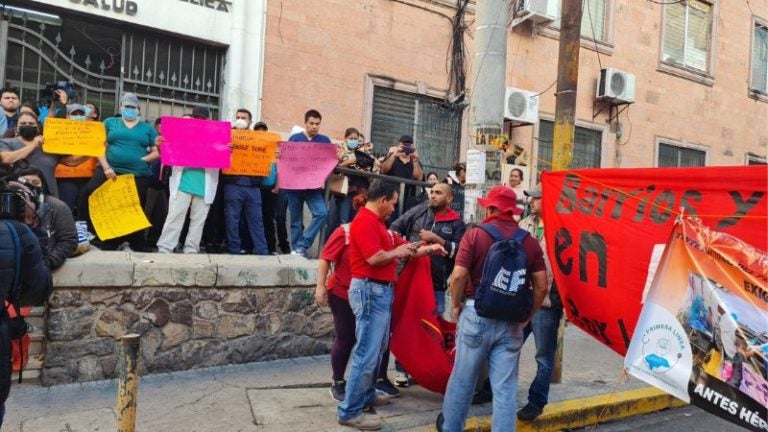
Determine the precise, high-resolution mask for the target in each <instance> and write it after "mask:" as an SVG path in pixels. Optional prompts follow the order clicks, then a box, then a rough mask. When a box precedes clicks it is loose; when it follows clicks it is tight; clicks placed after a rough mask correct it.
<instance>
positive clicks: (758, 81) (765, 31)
mask: <svg viewBox="0 0 768 432" xmlns="http://www.w3.org/2000/svg"><path fill="white" fill-rule="evenodd" d="M750 89H751V90H752V91H754V92H757V93H760V94H762V95H765V96H768V25H766V24H765V23H760V22H757V21H755V28H754V32H753V35H752V79H751V81H750Z"/></svg>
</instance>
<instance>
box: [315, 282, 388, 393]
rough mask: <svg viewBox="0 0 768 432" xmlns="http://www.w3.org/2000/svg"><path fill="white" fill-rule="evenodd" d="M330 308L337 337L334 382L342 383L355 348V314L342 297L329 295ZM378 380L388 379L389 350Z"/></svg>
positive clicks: (332, 367) (332, 364)
mask: <svg viewBox="0 0 768 432" xmlns="http://www.w3.org/2000/svg"><path fill="white" fill-rule="evenodd" d="M328 306H330V308H331V314H332V315H333V329H334V332H335V334H336V337H335V338H334V340H333V347H332V348H331V370H332V371H333V380H334V381H341V380H343V379H344V371H346V370H347V363H349V356H350V355H351V354H352V348H354V346H355V341H356V339H355V313H354V312H352V307H350V306H349V302H348V301H347V300H344V299H343V298H341V297H338V296H335V295H333V293H329V294H328ZM381 365H382V366H383V367H379V371H378V375H377V379H378V378H386V377H387V366H388V365H389V350H386V351H385V352H384V355H382V357H381Z"/></svg>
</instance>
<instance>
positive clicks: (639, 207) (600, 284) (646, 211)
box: [542, 166, 768, 355]
mask: <svg viewBox="0 0 768 432" xmlns="http://www.w3.org/2000/svg"><path fill="white" fill-rule="evenodd" d="M542 184H543V188H544V193H543V216H544V225H545V226H546V227H547V228H546V230H545V236H546V241H547V254H548V256H549V258H550V262H551V263H552V270H553V272H554V275H555V281H556V282H557V287H558V290H559V292H560V294H561V296H562V297H563V302H564V304H565V310H566V313H567V314H568V318H569V319H570V321H571V322H573V323H574V324H576V325H577V326H579V327H580V328H582V329H583V330H585V331H586V332H588V333H589V334H591V335H592V336H593V337H595V338H596V339H597V340H599V341H600V342H602V343H604V344H605V345H607V346H609V347H610V348H611V349H613V350H614V351H616V352H618V353H619V354H621V355H624V354H625V353H626V351H627V347H628V345H629V341H630V338H631V336H632V334H633V332H634V330H635V325H636V324H637V319H638V316H639V314H640V308H641V301H642V297H643V292H644V290H645V287H646V285H650V284H649V283H648V281H647V278H648V273H649V266H651V265H652V264H653V265H655V263H657V262H658V259H660V257H661V251H663V248H664V245H665V244H666V242H667V238H668V235H669V233H670V231H671V230H672V226H673V223H674V221H675V218H676V217H677V216H678V215H679V214H680V212H681V211H682V212H683V213H684V214H685V215H686V216H697V217H698V218H700V219H701V220H702V222H703V224H704V225H705V226H708V227H710V228H712V229H714V230H717V231H721V232H725V233H729V234H732V235H734V236H736V237H739V238H741V239H743V240H744V241H745V242H747V243H749V244H751V245H753V246H754V247H756V248H758V249H761V250H766V249H768V229H767V225H768V217H766V215H767V214H768V198H766V196H765V195H766V187H767V186H768V169H766V167H765V166H750V167H705V168H636V169H587V170H575V171H558V172H549V173H544V174H543V175H542ZM652 257H654V260H652V259H651V258H652Z"/></svg>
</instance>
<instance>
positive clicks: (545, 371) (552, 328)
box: [523, 307, 563, 409]
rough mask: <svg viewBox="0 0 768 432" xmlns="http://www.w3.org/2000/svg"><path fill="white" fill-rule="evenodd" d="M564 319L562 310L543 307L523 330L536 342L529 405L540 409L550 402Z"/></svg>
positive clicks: (525, 335) (526, 336)
mask: <svg viewBox="0 0 768 432" xmlns="http://www.w3.org/2000/svg"><path fill="white" fill-rule="evenodd" d="M562 318H563V309H562V308H560V307H557V308H545V307H542V308H540V309H539V310H538V311H536V314H535V315H534V316H533V319H532V320H531V322H530V323H528V325H527V326H526V327H525V330H523V335H524V337H525V338H526V339H527V338H528V335H530V334H531V333H533V339H534V341H535V342H536V378H534V379H533V382H532V383H531V387H530V388H529V389H528V403H530V404H531V405H533V406H535V407H536V408H539V409H544V406H545V405H547V402H548V400H549V384H550V383H551V382H552V368H553V366H554V364H555V351H557V330H558V328H559V327H560V320H561V319H562Z"/></svg>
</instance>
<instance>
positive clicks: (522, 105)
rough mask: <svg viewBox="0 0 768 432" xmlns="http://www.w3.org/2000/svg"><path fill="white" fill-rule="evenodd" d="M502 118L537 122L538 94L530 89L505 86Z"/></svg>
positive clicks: (521, 121) (530, 122) (531, 122)
mask: <svg viewBox="0 0 768 432" xmlns="http://www.w3.org/2000/svg"><path fill="white" fill-rule="evenodd" d="M504 119H505V120H512V121H513V122H517V123H524V124H534V123H538V121H539V95H538V94H536V93H534V92H531V91H527V90H520V89H516V88H514V87H507V92H506V95H505V97H504Z"/></svg>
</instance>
